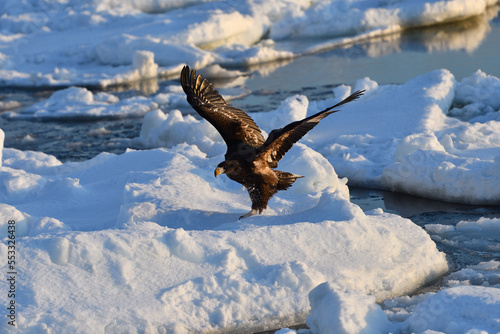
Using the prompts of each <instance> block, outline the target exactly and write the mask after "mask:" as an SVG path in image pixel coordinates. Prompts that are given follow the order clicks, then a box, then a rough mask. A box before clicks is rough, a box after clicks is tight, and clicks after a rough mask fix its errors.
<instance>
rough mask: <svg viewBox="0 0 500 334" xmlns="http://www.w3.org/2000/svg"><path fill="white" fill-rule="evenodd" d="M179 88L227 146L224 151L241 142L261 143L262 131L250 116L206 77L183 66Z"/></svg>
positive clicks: (254, 146) (256, 146)
mask: <svg viewBox="0 0 500 334" xmlns="http://www.w3.org/2000/svg"><path fill="white" fill-rule="evenodd" d="M181 85H182V89H183V90H184V92H185V93H186V95H187V101H188V102H189V104H190V105H191V106H192V107H193V108H194V110H196V111H197V112H198V114H200V116H201V117H203V118H204V119H206V120H207V121H209V122H210V123H211V124H212V125H213V126H214V127H215V128H216V129H217V131H219V133H220V135H221V136H222V138H223V139H224V141H225V142H226V145H227V146H228V152H230V151H232V150H233V149H234V148H236V147H241V144H247V145H250V146H251V147H253V148H258V147H260V146H262V144H263V143H264V137H262V133H261V131H260V129H259V127H258V126H257V124H255V122H254V121H253V119H252V118H250V116H248V115H247V114H246V113H245V112H243V111H242V110H240V109H238V108H235V107H231V106H230V105H228V104H227V103H226V101H225V100H224V98H223V97H222V96H221V95H220V94H219V92H218V91H217V90H214V89H213V86H212V84H211V83H210V82H208V81H207V79H203V77H202V76H201V75H198V76H197V75H196V70H192V71H190V70H189V66H184V68H183V69H182V72H181Z"/></svg>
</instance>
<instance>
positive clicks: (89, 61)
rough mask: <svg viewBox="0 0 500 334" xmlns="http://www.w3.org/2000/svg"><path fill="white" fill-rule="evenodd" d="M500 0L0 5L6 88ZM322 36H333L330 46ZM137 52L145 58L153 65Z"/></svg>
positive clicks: (388, 24)
mask: <svg viewBox="0 0 500 334" xmlns="http://www.w3.org/2000/svg"><path fill="white" fill-rule="evenodd" d="M495 3H496V0H477V1H462V0H450V1H445V2H443V1H434V0H418V1H415V0H412V1H409V0H406V1H397V2H394V1H385V2H380V1H376V0H367V1H361V2H360V1H354V2H353V1H348V0H341V1H312V2H311V1H304V0H298V1H290V0H268V1H250V0H246V1H238V2H231V3H229V2H227V1H208V2H206V1H193V0H179V1H174V2H167V1H150V0H141V1H126V2H118V1H109V0H96V1H92V2H91V3H86V2H84V3H82V2H81V1H78V0H69V1H65V2H50V1H46V0H34V1H31V2H29V3H22V2H17V1H3V2H2V3H1V4H0V12H1V13H3V15H2V17H1V18H0V25H1V26H2V33H1V35H0V48H1V50H2V52H1V53H0V78H1V79H0V85H4V86H12V85H16V86H72V85H80V86H81V85H91V86H102V87H105V86H108V85H115V84H123V83H127V82H132V81H137V80H139V79H141V78H145V77H152V76H157V75H169V74H178V73H179V72H180V70H181V68H182V65H184V64H185V63H188V64H189V65H190V66H193V67H195V68H202V67H206V66H210V65H214V64H221V65H253V64H258V63H263V62H269V61H274V60H278V59H288V58H293V57H297V56H300V55H302V54H304V53H307V52H317V51H318V50H321V49H322V48H331V47H335V46H341V45H345V44H349V43H353V42H356V41H362V40H366V39H369V38H373V37H376V36H381V35H388V34H394V33H397V32H400V31H402V30H403V29H406V28H409V27H419V26H427V25H432V24H440V23H443V22H450V21H457V20H463V19H465V18H468V17H473V16H476V15H479V14H481V13H483V12H485V11H486V10H487V8H488V6H492V5H494V4H495ZM487 30H488V29H487V27H483V28H482V29H481V31H479V32H478V33H479V35H484V34H485V33H486V31H487ZM459 35H460V36H459V37H458V39H459V40H458V41H456V40H452V39H450V38H445V39H444V40H446V43H449V44H451V46H452V47H455V44H458V45H460V46H461V47H465V48H466V49H467V50H468V51H471V48H472V49H473V48H474V47H477V45H478V40H480V38H478V36H477V35H474V36H464V35H463V34H459ZM297 36H300V37H321V38H322V39H321V38H317V42H316V43H314V42H312V41H311V45H310V46H309V48H307V50H302V49H300V48H293V47H292V48H291V49H290V47H286V46H284V45H286V42H287V41H289V40H290V39H291V38H295V37H297ZM325 37H337V38H336V39H334V40H330V41H327V42H324V38H325ZM437 39H438V40H437V41H435V42H434V43H433V44H432V43H431V45H429V48H436V47H439V46H440V45H441V42H442V40H441V39H439V37H438V38H437ZM280 42H285V43H280ZM463 45H465V46H463ZM471 45H472V47H471ZM287 48H288V49H287ZM144 52H148V53H144ZM146 55H147V56H146ZM138 57H146V58H147V61H145V60H146V58H141V59H138ZM153 58H154V63H153ZM156 64H157V65H156Z"/></svg>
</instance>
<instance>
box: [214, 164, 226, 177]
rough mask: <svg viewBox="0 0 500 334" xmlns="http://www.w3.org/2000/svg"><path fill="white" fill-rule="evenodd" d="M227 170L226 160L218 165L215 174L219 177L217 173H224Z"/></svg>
mask: <svg viewBox="0 0 500 334" xmlns="http://www.w3.org/2000/svg"><path fill="white" fill-rule="evenodd" d="M226 171H227V169H226V162H225V161H223V162H221V163H220V164H218V165H217V168H215V171H214V175H215V177H217V175H219V174H224V173H225V172H226Z"/></svg>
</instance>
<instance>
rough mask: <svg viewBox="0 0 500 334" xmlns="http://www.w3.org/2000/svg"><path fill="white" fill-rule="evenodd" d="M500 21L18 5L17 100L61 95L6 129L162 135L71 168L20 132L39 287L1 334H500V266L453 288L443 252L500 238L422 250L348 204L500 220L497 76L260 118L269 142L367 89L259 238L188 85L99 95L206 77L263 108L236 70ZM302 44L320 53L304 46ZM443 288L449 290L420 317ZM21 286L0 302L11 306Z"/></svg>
mask: <svg viewBox="0 0 500 334" xmlns="http://www.w3.org/2000/svg"><path fill="white" fill-rule="evenodd" d="M495 2H496V1H493V0H481V1H464V0H450V1H434V0H418V1H409V0H408V1H404V0H403V1H375V0H366V1H347V0H339V1H301V0H272V1H250V0H248V1H239V2H232V3H231V4H229V3H228V2H223V1H203V0H178V1H166V0H160V1H149V0H138V1H135V0H134V1H114V0H96V1H92V2H90V3H87V2H81V1H77V0H69V1H64V2H54V1H48V0H34V1H29V2H22V1H15V0H7V1H3V2H1V3H0V11H1V12H2V16H1V17H0V27H1V29H0V50H1V52H0V78H1V79H0V85H2V86H5V87H15V86H22V87H30V88H31V87H39V86H53V87H55V88H60V89H59V90H57V91H55V92H54V93H53V94H52V95H51V96H50V97H49V98H47V99H46V100H45V101H41V102H38V103H36V104H34V105H32V106H30V107H27V108H24V109H22V108H20V107H22V105H21V103H20V102H18V101H15V100H11V101H1V102H0V109H2V110H6V111H5V112H2V117H6V118H10V119H27V120H33V119H37V120H56V119H59V120H61V119H65V120H68V119H69V120H79V119H93V120H98V119H101V118H119V117H143V120H142V128H141V132H140V136H139V137H138V138H134V139H131V140H130V143H131V144H133V146H134V147H141V146H142V148H143V149H142V150H131V149H129V150H127V151H126V152H125V153H123V154H120V155H115V154H110V153H101V154H100V155H98V156H96V157H94V158H93V159H90V160H87V161H83V162H64V163H63V162H61V161H59V160H58V159H57V158H55V157H54V156H51V155H47V154H44V153H41V152H31V151H20V150H16V149H12V148H4V145H3V142H4V137H5V134H4V132H3V131H2V130H1V129H0V238H2V243H1V244H0V258H2V259H5V258H7V255H8V248H7V240H8V239H7V235H8V229H7V225H8V221H9V220H15V222H16V225H15V226H16V232H15V233H16V245H17V248H16V257H17V260H18V261H16V269H17V272H18V273H19V275H18V280H17V281H16V289H17V290H16V305H17V306H18V313H17V320H16V321H17V327H16V328H11V326H9V325H8V324H7V323H6V321H2V322H0V331H2V332H4V331H5V332H6V331H14V332H16V331H17V332H26V331H31V332H57V333H73V332H81V333H93V332H96V331H97V332H109V333H123V332H152V333H154V332H162V333H165V332H166V333H188V332H230V331H234V332H250V331H257V330H266V329H273V328H279V327H282V326H286V325H290V324H295V323H304V322H306V323H307V325H308V326H309V327H310V330H300V331H299V333H331V332H332V328H334V329H335V330H336V331H338V332H343V333H375V332H377V333H379V332H394V333H407V332H443V333H459V332H467V331H468V332H479V331H484V332H498V331H500V327H499V323H500V314H499V310H500V307H499V306H500V290H499V288H500V279H499V277H500V274H499V273H500V263H499V262H498V261H488V262H484V261H483V262H480V261H478V263H477V264H474V265H470V266H468V267H466V268H463V269H461V270H458V271H456V272H452V273H449V270H450V268H449V265H448V263H447V261H446V257H445V255H444V253H442V252H440V251H438V249H437V247H436V243H440V244H441V245H444V246H455V247H457V246H458V247H460V248H462V249H469V250H471V251H472V252H476V253H478V254H481V253H482V252H484V253H486V252H493V253H497V252H500V249H499V248H498V247H499V246H498V245H499V243H500V234H499V233H500V231H499V229H500V227H499V226H500V220H499V219H498V218H488V217H483V218H481V219H479V220H477V221H462V222H459V223H458V224H456V225H455V226H453V225H441V224H427V225H426V226H425V229H422V228H420V227H418V226H417V225H415V224H414V223H412V222H411V221H410V220H408V219H405V218H402V217H400V216H397V215H394V214H390V213H386V212H383V211H382V210H381V209H376V210H372V211H369V212H363V211H362V210H361V209H360V208H359V207H358V206H357V205H355V204H353V203H351V202H350V201H349V188H348V186H347V182H349V185H359V186H369V187H375V188H381V189H390V190H397V191H402V192H406V193H409V194H413V195H417V196H422V197H428V198H434V199H439V200H444V201H452V202H463V203H475V204H498V203H500V123H499V122H500V116H499V115H500V80H499V79H498V78H496V77H494V76H491V75H488V74H487V73H484V72H482V71H480V70H478V71H477V72H475V73H472V74H471V75H470V76H469V77H466V78H464V79H462V80H461V81H458V80H456V78H455V77H454V75H453V74H452V73H450V72H449V71H448V70H446V69H440V70H436V71H433V72H429V73H425V74H422V75H420V76H418V77H415V78H413V79H412V80H409V81H408V82H406V83H403V84H401V85H382V84H379V83H377V82H376V81H374V80H372V79H370V78H368V77H365V78H360V79H359V80H358V81H357V82H356V83H355V84H354V85H353V87H351V86H347V85H341V86H338V87H336V88H334V89H333V92H332V93H333V94H332V96H333V97H332V98H329V99H326V100H317V101H312V100H311V101H310V100H308V99H307V97H305V96H302V95H294V96H289V97H287V98H285V99H284V100H283V102H282V104H281V105H280V106H279V107H278V108H277V109H275V110H269V112H267V113H256V114H251V116H252V117H253V118H254V119H255V120H256V122H257V124H258V125H260V126H261V128H262V130H263V132H265V133H269V132H270V131H271V130H273V129H274V128H279V127H282V126H284V125H286V124H288V123H290V122H293V121H296V120H299V119H302V118H304V117H306V116H307V115H311V114H313V113H315V112H318V111H319V110H322V109H324V108H326V107H329V106H331V105H333V104H335V103H337V102H338V101H340V99H342V98H345V97H346V96H348V95H349V94H350V93H351V92H353V91H354V90H358V89H365V90H366V92H365V95H364V96H363V97H362V98H360V99H359V100H357V101H356V102H353V103H350V104H348V105H345V106H342V108H341V111H340V112H339V113H335V114H334V115H331V116H329V117H328V118H326V119H324V120H323V121H322V122H321V123H320V124H319V125H318V126H317V127H316V128H315V129H314V130H313V131H312V132H311V133H310V134H308V135H307V136H306V137H305V138H303V139H302V140H301V141H300V143H297V144H296V145H294V147H293V149H291V150H290V152H288V154H287V155H286V156H285V157H284V158H283V160H282V161H281V162H280V169H282V170H286V171H290V172H293V173H296V174H300V175H304V176H305V177H304V178H301V179H299V180H297V182H296V183H295V184H294V186H293V187H292V188H290V189H289V190H288V191H286V192H280V193H278V194H277V195H276V196H275V197H273V199H272V200H271V201H270V203H269V208H268V209H267V210H265V211H264V213H263V215H260V216H255V217H251V218H248V219H246V220H243V221H238V217H239V216H240V215H241V214H242V213H245V212H247V211H248V210H249V209H250V200H249V198H248V194H247V193H246V191H245V190H244V189H243V188H242V187H241V186H240V185H239V184H236V183H234V182H232V181H230V180H229V179H227V178H226V177H224V176H222V177H219V178H214V177H213V170H214V168H215V166H216V165H217V164H218V163H219V162H220V161H222V160H223V154H224V152H225V144H224V143H223V142H222V140H221V138H220V136H219V134H218V133H217V131H215V129H214V128H213V127H212V126H211V125H210V124H208V123H207V122H206V121H204V120H200V119H199V118H197V117H195V116H193V115H190V114H183V113H181V111H180V110H178V109H177V108H185V107H187V103H186V101H185V96H184V93H183V92H182V89H181V88H180V87H179V85H178V84H174V85H170V86H167V87H166V88H165V89H164V90H163V91H162V92H159V93H157V94H156V95H151V96H149V97H129V98H119V97H118V96H116V95H113V94H110V93H104V92H101V93H96V92H93V91H91V90H90V89H91V88H95V87H106V86H112V85H120V84H125V83H130V82H137V81H141V82H144V81H145V80H149V81H150V84H151V85H152V86H154V87H156V86H155V85H158V83H157V81H156V78H157V77H163V76H172V77H177V75H178V73H179V72H180V70H181V68H182V66H183V65H184V64H186V63H187V64H188V65H190V66H191V67H194V68H196V69H200V68H204V70H205V72H204V73H206V75H209V76H211V77H214V78H215V77H218V78H235V77H237V78H238V79H237V80H235V81H234V82H233V83H232V84H230V85H229V86H226V87H224V88H223V89H221V90H220V91H221V93H222V94H223V95H224V97H226V98H228V100H229V99H230V98H237V97H240V96H244V95H246V94H249V92H248V91H246V90H245V89H242V88H240V87H238V86H239V84H241V82H242V80H243V81H244V80H245V75H247V74H248V73H244V72H241V71H239V70H235V69H234V67H237V66H249V65H256V64H260V63H264V62H271V61H275V60H281V59H292V58H295V57H299V56H301V55H304V54H308V53H313V52H319V51H320V50H322V49H325V48H332V47H340V46H343V45H346V44H349V43H353V42H356V41H362V40H364V39H368V38H372V37H375V36H382V35H387V34H393V33H398V32H400V31H402V30H403V29H407V28H412V27H418V26H427V25H432V24H440V23H443V22H450V21H454V20H461V19H463V18H467V17H471V16H474V15H478V14H481V13H483V12H484V11H485V10H486V8H487V7H488V6H491V5H493V4H494V3H495ZM297 37H300V38H303V39H304V40H307V43H303V44H301V43H298V44H296V45H295V44H294V43H290V42H291V41H293V40H294V39H295V38H297ZM475 43H477V42H475ZM262 71H266V69H263V70H262ZM266 74H269V73H266ZM216 88H217V89H218V87H216ZM160 107H161V109H160ZM108 132H109V130H108V129H106V128H105V127H99V128H96V129H94V130H92V131H89V133H88V134H89V136H101V135H103V134H106V133H108ZM24 139H25V140H26V141H32V140H36V139H34V138H33V137H31V136H30V135H29V134H27V135H26V136H25V137H24ZM1 270H2V271H3V272H4V273H5V272H7V264H6V263H5V261H2V264H1ZM443 275H446V276H445V277H443V278H442V281H441V282H442V288H441V290H440V291H438V292H428V293H425V294H421V295H416V296H412V297H409V296H408V294H410V293H412V292H414V291H415V290H417V289H418V288H420V287H422V286H424V285H425V284H427V283H429V282H431V281H433V280H435V279H438V278H440V277H442V276H443ZM8 284H9V282H8V281H6V280H2V281H0V286H2V291H5V290H4V288H7V285H8ZM0 303H1V304H2V305H6V304H7V303H9V301H8V299H7V294H1V295H0ZM295 332H296V331H294V330H291V329H286V328H283V329H281V330H280V331H279V333H287V334H292V333H295Z"/></svg>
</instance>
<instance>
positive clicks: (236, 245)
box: [0, 144, 448, 332]
mask: <svg viewBox="0 0 500 334" xmlns="http://www.w3.org/2000/svg"><path fill="white" fill-rule="evenodd" d="M290 153H292V155H291V159H290V160H289V161H284V163H283V168H284V169H286V170H291V171H293V172H295V170H294V166H297V167H298V166H300V165H304V164H308V165H307V166H305V167H302V168H303V170H301V171H300V172H303V173H304V174H306V173H307V177H306V178H304V183H303V184H300V183H299V181H297V182H298V184H297V186H296V187H293V188H291V189H290V191H289V192H287V193H283V196H276V198H274V199H273V200H272V201H271V204H270V209H268V210H266V212H265V214H264V215H262V216H259V217H254V218H250V219H247V220H246V221H241V222H239V221H238V217H239V216H240V215H241V213H242V212H245V211H247V210H249V205H250V203H249V199H248V195H247V194H246V192H245V190H244V189H241V187H240V186H238V185H237V184H234V182H228V180H227V179H226V180H224V179H222V178H220V179H219V178H217V179H215V178H214V177H213V167H214V166H215V165H216V162H217V161H218V160H220V159H222V155H221V154H219V155H217V156H215V157H212V158H210V157H207V155H206V154H205V153H203V152H202V151H200V149H199V148H198V147H197V146H195V145H187V144H184V145H183V144H177V145H176V146H175V147H174V148H170V149H167V148H165V149H151V150H142V151H133V150H130V151H128V152H126V153H124V154H122V155H113V154H104V153H103V154H101V155H99V156H97V157H95V158H93V159H91V160H88V161H84V162H79V163H76V162H67V163H61V162H59V161H58V160H57V159H55V158H53V157H51V156H47V155H44V154H43V153H33V152H22V151H18V150H15V149H10V148H4V149H3V154H4V160H3V166H2V170H1V174H0V184H1V186H2V188H3V189H2V192H1V193H2V200H1V201H2V207H1V209H0V213H1V215H2V219H1V220H0V221H1V222H2V223H1V224H2V227H1V228H0V231H2V233H3V234H2V237H5V234H4V233H6V230H7V229H6V226H5V224H6V222H7V221H8V220H9V219H14V220H16V224H17V225H16V238H17V240H18V242H19V244H22V247H19V248H18V250H17V252H18V253H17V254H18V255H17V256H18V257H19V258H20V259H23V260H22V261H20V262H19V264H18V265H17V268H18V272H19V273H22V274H20V277H21V275H22V278H20V279H19V281H18V283H17V284H18V290H19V295H18V296H17V297H16V298H17V299H16V301H17V302H18V303H19V305H20V308H21V309H20V310H21V311H19V318H18V326H19V327H18V328H19V330H21V331H24V330H34V331H36V330H38V329H40V328H46V329H47V330H53V331H57V332H61V331H66V332H70V331H75V330H77V331H80V332H94V331H96V330H98V331H105V330H107V331H110V332H123V331H133V330H141V331H142V330H144V331H145V330H158V331H167V332H185V331H188V330H193V331H202V330H203V331H207V330H216V331H218V330H223V329H228V328H234V329H235V330H239V331H245V329H250V328H252V329H258V328H261V329H265V328H275V327H279V326H280V324H281V323H290V322H296V321H299V322H300V321H302V322H303V321H304V320H305V316H306V315H307V312H308V309H309V304H308V293H309V291H311V290H312V289H313V288H315V287H316V286H317V285H319V284H320V283H322V282H324V281H332V282H335V283H336V284H337V285H339V286H340V287H342V288H345V289H355V290H356V291H361V292H362V293H364V294H369V295H370V296H371V297H370V298H371V299H374V300H375V299H376V300H378V301H381V300H384V299H385V298H388V297H395V296H398V295H401V294H405V293H408V292H410V291H412V290H414V289H415V288H416V287H418V286H421V285H422V284H425V283H426V282H429V281H430V280H433V279H435V278H436V277H438V276H440V275H442V274H443V273H445V272H446V271H447V270H448V264H447V262H446V259H445V256H444V254H443V253H441V252H439V251H437V249H436V246H435V244H434V242H433V241H432V240H431V239H430V237H429V236H428V234H427V233H426V232H425V231H424V230H423V229H422V228H420V227H418V226H416V225H414V224H413V223H411V222H410V221H409V220H407V219H404V218H401V217H399V216H396V215H392V214H388V213H384V212H382V211H381V210H376V211H373V212H370V213H366V214H365V213H363V211H362V210H361V209H360V208H359V207H357V206H356V205H354V204H352V203H350V201H349V193H348V188H347V186H346V185H345V182H346V180H345V179H338V178H337V177H336V176H335V174H333V175H331V176H330V178H329V179H326V180H324V179H323V175H324V173H325V171H327V172H332V171H333V168H332V166H331V165H330V164H329V163H328V161H327V160H326V159H325V158H323V157H321V155H319V154H318V153H317V152H315V151H314V150H312V149H311V148H309V147H307V146H306V145H298V146H297V148H296V149H294V152H290ZM309 158H311V160H309ZM307 161H309V162H307ZM313 180H317V181H320V182H319V183H318V182H316V181H313ZM5 252H6V246H5V244H2V247H0V256H6V253H5ZM97 278H98V279H97ZM2 284H7V283H5V282H2ZM75 291H76V292H77V293H75ZM361 292H360V293H361ZM54 296H58V297H57V298H54ZM0 298H2V300H3V301H2V302H4V301H5V298H6V296H2V297H0ZM367 298H368V297H367ZM371 299H370V300H371ZM47 309H50V310H51V312H50V313H47ZM104 310H105V312H104ZM1 326H3V327H2V330H6V329H7V327H6V326H8V325H6V324H5V323H2V324H1Z"/></svg>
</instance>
